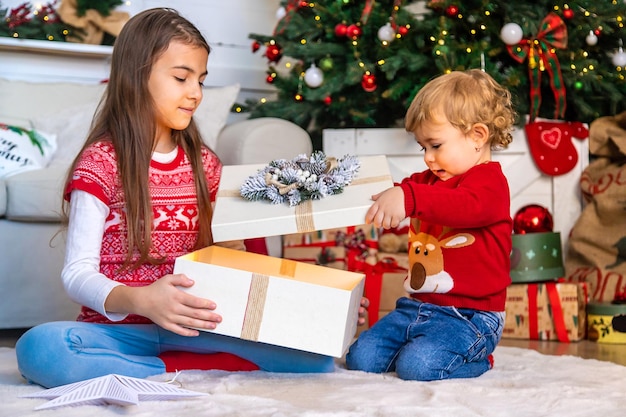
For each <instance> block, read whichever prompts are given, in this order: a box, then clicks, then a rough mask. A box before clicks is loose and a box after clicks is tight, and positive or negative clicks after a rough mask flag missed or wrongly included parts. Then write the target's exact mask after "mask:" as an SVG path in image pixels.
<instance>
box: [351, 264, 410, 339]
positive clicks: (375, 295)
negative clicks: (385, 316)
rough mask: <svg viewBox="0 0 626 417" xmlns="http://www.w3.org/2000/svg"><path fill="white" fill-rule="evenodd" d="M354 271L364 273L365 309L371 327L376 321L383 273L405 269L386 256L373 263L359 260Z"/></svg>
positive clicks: (403, 270)
mask: <svg viewBox="0 0 626 417" xmlns="http://www.w3.org/2000/svg"><path fill="white" fill-rule="evenodd" d="M355 267H356V268H357V269H356V270H355V271H359V272H363V273H364V274H365V296H366V297H367V298H368V299H369V301H370V306H369V308H368V309H367V311H368V317H369V321H368V323H369V326H370V327H372V326H373V325H374V323H376V322H377V321H378V310H379V309H380V292H381V291H382V288H383V275H384V274H386V273H387V272H406V271H407V269H406V268H403V267H401V266H400V265H398V262H396V260H395V259H394V258H391V257H386V258H383V259H381V260H380V261H378V262H377V263H376V264H375V265H372V264H368V263H367V262H365V261H359V262H357V264H356V265H355Z"/></svg>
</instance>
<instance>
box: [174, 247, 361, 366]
mask: <svg viewBox="0 0 626 417" xmlns="http://www.w3.org/2000/svg"><path fill="white" fill-rule="evenodd" d="M174 273H184V274H185V275H187V276H188V277H189V278H191V279H193V280H194V281H195V284H194V285H193V286H192V287H191V288H184V290H185V291H187V292H189V293H191V294H194V295H196V296H198V297H203V298H207V299H210V300H212V301H214V302H215V303H216V304H217V309H216V313H218V314H220V315H221V316H222V322H221V323H219V324H218V325H217V328H216V329H215V330H206V329H199V330H204V331H210V332H214V333H218V334H222V335H226V336H233V337H237V338H241V339H247V340H252V341H257V342H263V343H268V344H272V345H278V346H284V347H288V348H292V349H298V350H303V351H308V352H313V353H319V354H322V355H328V356H334V357H337V358H340V357H342V356H343V354H344V353H345V352H346V350H347V348H348V346H349V345H350V343H351V341H352V340H353V338H354V335H355V334H356V327H357V320H358V310H359V306H360V302H361V297H362V295H363V286H364V279H365V275H364V274H359V273H354V272H349V271H343V270H338V269H333V268H326V267H323V266H319V265H311V264H307V263H303V262H296V261H292V260H287V259H281V258H275V257H271V256H265V255H259V254H255V253H249V252H243V251H237V250H233V249H227V248H222V247H219V246H210V247H208V248H204V249H201V250H198V251H195V252H192V253H190V254H187V255H184V256H181V257H179V258H177V259H176V263H175V266H174Z"/></svg>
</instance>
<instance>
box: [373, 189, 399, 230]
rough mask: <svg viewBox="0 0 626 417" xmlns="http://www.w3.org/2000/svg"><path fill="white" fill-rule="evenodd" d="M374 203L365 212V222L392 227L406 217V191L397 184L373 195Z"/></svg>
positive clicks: (396, 225) (387, 227)
mask: <svg viewBox="0 0 626 417" xmlns="http://www.w3.org/2000/svg"><path fill="white" fill-rule="evenodd" d="M372 200H374V203H373V204H372V206H371V207H370V208H369V210H368V211H367V213H366V214H365V223H367V224H370V223H374V225H375V226H376V227H383V228H385V229H391V228H394V227H398V225H399V224H400V222H401V221H402V220H404V219H405V218H406V211H405V210H404V192H403V191H402V188H400V187H398V186H396V187H392V188H388V189H386V190H385V191H383V192H381V193H378V194H375V195H373V196H372Z"/></svg>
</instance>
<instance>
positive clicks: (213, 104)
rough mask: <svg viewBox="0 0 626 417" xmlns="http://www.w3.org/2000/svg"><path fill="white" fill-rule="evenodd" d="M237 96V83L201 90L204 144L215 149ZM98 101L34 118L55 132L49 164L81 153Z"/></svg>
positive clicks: (199, 121)
mask: <svg viewBox="0 0 626 417" xmlns="http://www.w3.org/2000/svg"><path fill="white" fill-rule="evenodd" d="M238 94H239V84H234V85H230V86H226V87H216V88H208V89H205V90H204V98H203V100H202V102H201V103H200V106H199V107H198V109H197V110H196V113H195V115H194V120H195V121H196V123H197V125H198V128H199V129H200V133H201V134H202V138H203V140H204V142H205V143H206V144H207V145H208V146H209V147H211V149H215V146H216V143H217V137H218V135H219V133H220V131H221V130H222V128H223V127H224V125H225V124H226V121H227V119H228V114H229V112H230V109H231V107H232V106H233V104H234V103H235V100H236V99H237V96H238ZM97 105H98V101H92V102H90V103H86V104H81V105H79V106H71V107H68V108H65V109H63V110H60V111H58V112H57V113H53V114H47V115H43V116H34V117H33V119H32V120H33V124H34V125H35V126H36V127H37V128H39V129H41V130H45V131H48V132H53V133H56V134H57V136H58V138H59V149H58V150H57V153H56V155H54V157H53V158H52V161H51V162H50V165H65V166H67V165H69V164H70V163H71V162H72V161H73V160H74V158H75V157H76V155H77V154H78V152H79V151H80V149H81V147H82V145H83V143H84V142H85V139H86V138H87V134H88V133H89V128H90V126H91V121H92V119H93V115H94V113H95V111H96V107H97Z"/></svg>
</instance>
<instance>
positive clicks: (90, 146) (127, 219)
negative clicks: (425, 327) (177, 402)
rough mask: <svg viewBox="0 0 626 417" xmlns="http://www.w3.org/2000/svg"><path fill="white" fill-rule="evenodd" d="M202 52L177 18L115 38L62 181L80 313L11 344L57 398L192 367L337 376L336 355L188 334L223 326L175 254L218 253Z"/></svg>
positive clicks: (194, 33)
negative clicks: (93, 385)
mask: <svg viewBox="0 0 626 417" xmlns="http://www.w3.org/2000/svg"><path fill="white" fill-rule="evenodd" d="M209 52H210V47H209V45H208V43H207V42H206V40H205V39H204V37H203V36H202V34H201V33H200V32H199V31H198V29H197V28H196V27H195V26H194V25H193V24H192V23H190V22H189V21H188V20H187V19H185V18H184V17H182V16H181V15H180V14H179V13H177V12H176V11H175V10H172V9H165V8H157V9H150V10H146V11H143V12H141V13H139V14H137V15H136V16H134V17H133V18H131V19H130V20H129V21H128V22H127V23H126V24H125V26H124V28H123V29H122V31H121V33H120V35H119V37H118V38H117V40H116V42H115V46H114V49H113V55H112V60H111V73H110V79H109V82H108V85H107V89H106V92H105V94H104V96H103V99H102V101H101V103H100V106H99V108H98V110H97V112H96V115H95V117H94V120H93V123H92V127H91V130H90V133H89V135H88V137H87V140H86V142H85V145H84V146H83V148H82V150H81V152H80V153H79V155H78V156H77V157H76V160H75V161H74V163H73V165H72V168H71V170H70V172H69V174H68V177H67V180H66V184H65V185H66V186H65V193H64V199H65V200H66V204H65V212H66V214H67V218H68V228H67V247H66V256H65V265H64V268H63V272H62V279H63V283H64V285H65V288H66V290H67V292H68V294H69V295H70V297H71V298H72V299H73V300H74V301H76V302H77V303H79V304H80V305H81V306H82V308H81V313H80V315H79V317H78V320H77V321H76V322H52V323H45V324H42V325H40V326H36V327H34V328H32V329H30V330H29V331H27V332H26V333H25V334H24V335H23V336H22V337H21V338H20V340H18V342H17V345H16V353H17V359H18V367H19V370H20V372H21V373H22V375H24V377H25V378H26V379H28V380H29V381H31V382H34V383H37V384H40V385H43V386H45V387H53V386H58V385H63V384H68V383H72V382H76V381H80V380H85V379H89V378H94V377H98V376H102V375H107V374H121V375H126V376H133V377H147V376H150V375H154V374H159V373H163V372H167V371H175V370H182V369H190V368H193V369H215V368H218V369H227V370H253V369H262V370H267V371H276V372H329V371H332V370H333V369H334V362H333V359H332V358H330V357H326V356H321V355H316V354H312V353H307V352H301V351H294V350H291V349H286V348H280V347H276V346H269V345H264V344H262V343H256V342H250V341H244V340H241V339H237V338H232V337H227V336H221V335H218V334H214V333H211V332H201V331H198V330H195V329H206V330H211V329H215V328H216V326H219V323H220V322H221V320H222V317H221V316H220V315H218V314H217V313H215V308H216V305H215V303H214V302H213V301H211V300H208V299H203V298H198V297H195V296H193V295H191V294H188V293H186V292H184V291H182V290H181V289H180V287H190V286H192V285H193V281H192V280H191V279H189V278H188V277H186V276H184V275H182V274H173V266H174V260H175V259H176V257H178V256H181V255H184V254H186V253H189V252H190V251H193V250H195V249H198V248H202V247H206V246H209V245H211V244H213V241H212V237H211V228H210V222H211V205H212V201H213V200H214V195H215V192H216V190H217V188H218V185H219V180H220V175H221V170H222V165H221V163H220V161H219V159H218V158H217V156H216V155H215V154H214V153H213V152H212V151H211V150H210V149H209V148H208V147H207V146H205V145H204V144H203V142H202V139H201V137H200V133H199V131H198V128H197V126H196V124H195V122H194V119H193V114H194V111H195V110H196V108H197V107H198V105H199V104H200V102H201V100H202V83H203V81H204V79H205V77H206V75H207V60H208V56H209ZM229 246H230V247H234V248H238V249H244V247H243V243H242V242H230V243H229ZM42 290H45V289H42Z"/></svg>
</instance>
